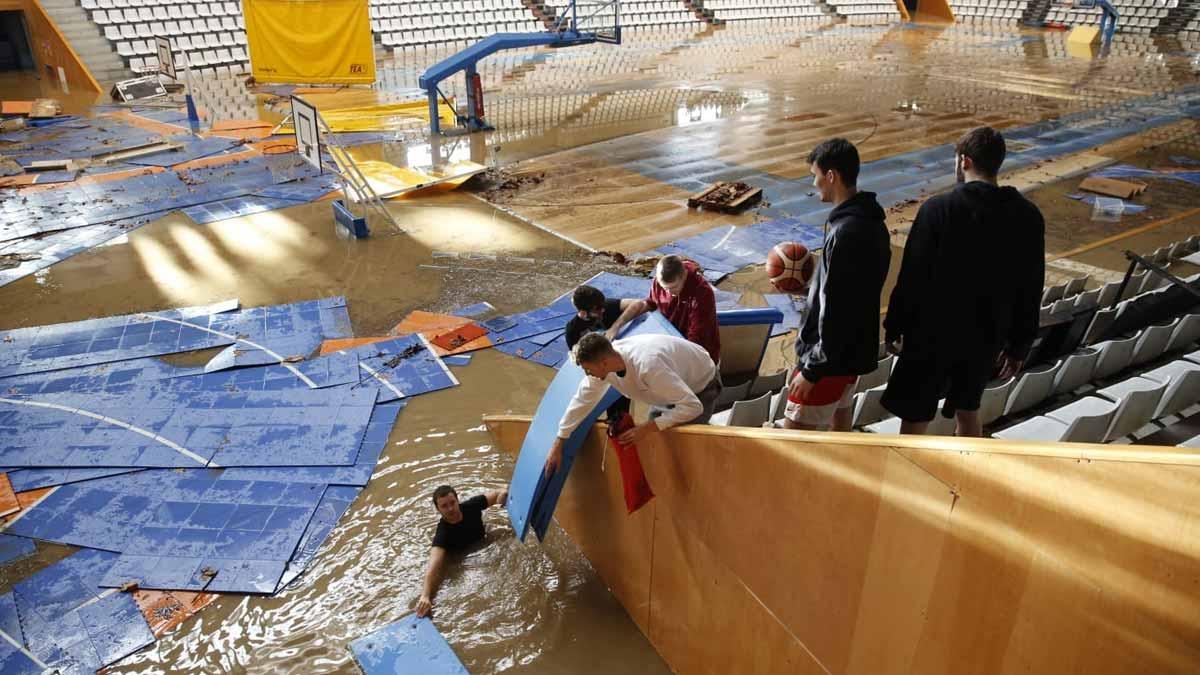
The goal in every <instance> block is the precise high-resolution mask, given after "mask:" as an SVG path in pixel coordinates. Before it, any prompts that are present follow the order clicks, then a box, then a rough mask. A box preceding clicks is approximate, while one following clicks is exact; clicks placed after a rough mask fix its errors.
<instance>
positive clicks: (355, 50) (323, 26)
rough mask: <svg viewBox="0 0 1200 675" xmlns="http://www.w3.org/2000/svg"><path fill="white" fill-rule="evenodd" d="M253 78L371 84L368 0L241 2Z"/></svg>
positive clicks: (372, 63) (372, 41)
mask: <svg viewBox="0 0 1200 675" xmlns="http://www.w3.org/2000/svg"><path fill="white" fill-rule="evenodd" d="M242 11H243V12H244V13H245V16H246V41H247V43H249V46H250V64H251V66H252V67H253V73H254V79H255V80H257V81H259V82H284V83H296V84H309V83H311V84H326V83H341V84H373V83H374V82H375V38H374V37H373V36H372V35H371V15H370V12H369V10H368V0H243V1H242Z"/></svg>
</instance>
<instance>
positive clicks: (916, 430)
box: [900, 420, 929, 436]
mask: <svg viewBox="0 0 1200 675" xmlns="http://www.w3.org/2000/svg"><path fill="white" fill-rule="evenodd" d="M928 428H929V422H909V421H908V420H900V433H902V434H906V435H908V434H912V435H916V436H920V435H921V434H924V433H925V430H926V429H928Z"/></svg>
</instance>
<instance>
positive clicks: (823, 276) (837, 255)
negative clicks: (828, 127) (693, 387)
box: [783, 138, 892, 431]
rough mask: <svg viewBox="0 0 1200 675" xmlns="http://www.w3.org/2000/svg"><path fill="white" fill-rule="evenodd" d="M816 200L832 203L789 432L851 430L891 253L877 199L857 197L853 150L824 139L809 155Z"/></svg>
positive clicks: (792, 393)
mask: <svg viewBox="0 0 1200 675" xmlns="http://www.w3.org/2000/svg"><path fill="white" fill-rule="evenodd" d="M808 163H809V169H810V170H811V171H812V174H813V185H814V186H815V187H816V188H817V190H818V191H819V192H820V194H821V201H823V202H832V203H833V205H834V207H833V211H831V212H830V213H829V221H828V224H827V227H828V231H827V234H826V240H825V244H824V246H823V247H822V252H821V264H820V265H819V266H818V267H817V271H816V273H815V274H814V277H813V281H812V284H811V285H810V286H809V291H808V302H809V310H808V313H807V314H806V315H805V317H804V322H803V324H802V325H801V326H800V334H799V335H798V336H797V337H796V372H795V373H794V374H793V376H792V381H791V385H790V386H789V389H788V403H787V409H786V410H785V412H784V420H783V426H784V427H785V428H787V429H828V428H829V427H830V426H831V424H832V427H833V430H834V431H849V430H850V420H851V414H850V413H851V410H850V401H851V397H852V396H853V394H854V385H855V384H856V383H857V382H858V376H859V375H863V374H865V373H869V372H871V371H872V370H874V369H875V367H876V365H877V363H878V361H877V357H878V356H879V295H880V293H881V292H882V291H883V282H884V280H885V279H886V278H887V272H888V263H889V262H890V261H891V257H892V249H891V243H890V241H889V238H888V231H887V226H886V225H885V224H884V217H885V216H884V212H883V209H882V208H880V206H879V202H877V201H875V193H873V192H859V191H858V187H857V186H858V168H859V161H858V150H857V149H856V148H855V147H854V145H853V144H852V143H850V141H847V140H846V139H844V138H833V139H830V140H827V141H825V142H823V143H821V144H820V145H818V146H817V147H816V148H814V149H813V151H812V152H811V153H810V154H809V156H808Z"/></svg>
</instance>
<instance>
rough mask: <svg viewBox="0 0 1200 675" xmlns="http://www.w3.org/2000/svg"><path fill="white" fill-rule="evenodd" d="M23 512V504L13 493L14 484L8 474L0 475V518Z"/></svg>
mask: <svg viewBox="0 0 1200 675" xmlns="http://www.w3.org/2000/svg"><path fill="white" fill-rule="evenodd" d="M20 510H21V502H20V500H18V499H17V494H16V493H15V492H13V486H12V482H11V481H9V480H8V474H6V473H0V516H7V515H9V514H10V513H16V512H17V511H20Z"/></svg>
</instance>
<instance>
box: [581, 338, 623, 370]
mask: <svg viewBox="0 0 1200 675" xmlns="http://www.w3.org/2000/svg"><path fill="white" fill-rule="evenodd" d="M615 353H616V350H615V349H613V346H612V343H611V342H609V341H608V338H607V337H605V336H604V333H588V334H587V335H584V336H583V337H581V338H579V342H578V343H576V345H575V350H574V356H575V364H576V365H582V364H584V363H595V362H596V361H599V360H600V359H601V358H603V357H605V356H608V355H609V354H615Z"/></svg>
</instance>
